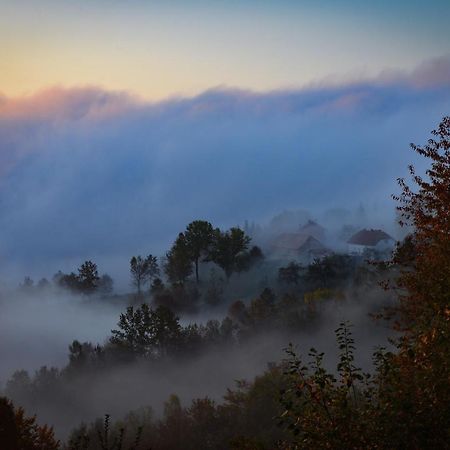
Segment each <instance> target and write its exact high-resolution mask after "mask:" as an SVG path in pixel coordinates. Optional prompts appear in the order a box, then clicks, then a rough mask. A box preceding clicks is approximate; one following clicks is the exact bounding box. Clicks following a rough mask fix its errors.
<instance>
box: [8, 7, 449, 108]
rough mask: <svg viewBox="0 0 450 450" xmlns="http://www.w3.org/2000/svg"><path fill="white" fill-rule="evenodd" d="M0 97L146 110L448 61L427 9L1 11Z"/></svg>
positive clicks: (442, 27) (442, 14)
mask: <svg viewBox="0 0 450 450" xmlns="http://www.w3.org/2000/svg"><path fill="white" fill-rule="evenodd" d="M0 11H1V14H0V55H1V58H0V92H3V94H4V95H6V96H18V95H29V94H32V93H34V92H35V91H37V90H40V89H43V88H46V87H48V86H54V85H58V86H64V87H75V86H86V85H93V86H99V87H102V88H104V89H109V90H124V91H127V92H132V93H134V94H136V95H138V96H141V97H143V98H145V99H147V100H160V99H163V98H166V97H168V96H174V95H196V94H199V93H201V92H202V91H204V90H206V89H211V88H214V87H217V86H227V87H238V88H242V89H251V90H258V91H265V90H272V89H280V88H282V89H286V88H299V87H303V86H305V85H308V84H311V83H318V82H323V81H324V80H330V79H331V80H333V81H334V82H336V81H337V80H348V79H352V80H354V79H355V78H366V77H370V76H375V75H377V74H378V73H379V72H380V71H382V70H385V69H387V68H389V69H397V70H411V69H413V68H414V67H415V66H417V65H418V64H420V63H421V62H423V60H425V59H431V58H436V57H440V56H442V55H445V54H448V53H449V52H450V44H449V42H450V27H448V20H449V18H450V3H449V2H448V1H445V0H442V1H441V0H435V1H414V0H413V1H406V0H397V1H385V0H381V1H376V2H375V1H372V2H369V1H364V2H361V1H354V0H353V1H352V0H342V1H331V0H316V1H312V0H307V1H305V0H296V1H287V0H279V1H267V0H258V1H256V0H251V1H249V0H241V1H233V0H231V1H230V0H229V1H214V0H210V1H192V0H183V1H177V0H175V1H170V2H167V1H151V0H146V1H144V0H130V1H127V2H123V1H117V0H96V1H93V2H91V1H85V0H75V1H73V0H70V1H69V0H39V1H36V0H0Z"/></svg>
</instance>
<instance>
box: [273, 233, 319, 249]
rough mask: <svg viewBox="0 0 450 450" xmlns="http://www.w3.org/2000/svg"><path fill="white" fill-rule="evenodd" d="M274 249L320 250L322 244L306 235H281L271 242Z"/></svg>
mask: <svg viewBox="0 0 450 450" xmlns="http://www.w3.org/2000/svg"><path fill="white" fill-rule="evenodd" d="M272 247H273V248H274V249H279V250H280V249H283V250H299V251H304V250H307V249H310V248H322V247H323V245H322V243H321V242H320V241H319V240H317V239H316V238H315V237H314V236H310V235H309V234H306V233H282V234H280V235H279V236H278V237H277V238H276V239H275V240H274V241H273V242H272Z"/></svg>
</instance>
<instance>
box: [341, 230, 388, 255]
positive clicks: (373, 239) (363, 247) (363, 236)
mask: <svg viewBox="0 0 450 450" xmlns="http://www.w3.org/2000/svg"><path fill="white" fill-rule="evenodd" d="M347 244H348V250H349V253H351V254H356V255H361V254H363V253H364V252H366V251H376V252H380V253H385V252H391V251H392V250H393V248H394V246H395V239H394V238H393V237H391V236H389V234H387V233H385V232H384V231H383V230H373V229H371V230H366V229H364V230H361V231H358V232H357V233H355V234H354V235H353V236H352V237H351V238H350V239H349V240H348V241H347Z"/></svg>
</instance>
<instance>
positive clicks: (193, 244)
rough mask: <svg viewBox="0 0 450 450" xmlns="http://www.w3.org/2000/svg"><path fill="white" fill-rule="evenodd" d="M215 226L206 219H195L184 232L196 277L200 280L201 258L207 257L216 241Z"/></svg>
mask: <svg viewBox="0 0 450 450" xmlns="http://www.w3.org/2000/svg"><path fill="white" fill-rule="evenodd" d="M216 233H217V230H214V228H213V226H212V225H211V224H210V223H209V222H207V221H205V220H194V221H193V222H191V223H190V224H189V225H188V226H187V227H186V231H185V232H184V237H185V241H186V246H187V248H188V251H189V255H190V258H191V261H192V262H193V263H194V266H195V279H196V281H197V283H198V282H199V281H200V278H199V272H198V266H199V262H200V259H201V258H206V257H207V255H208V253H209V251H210V250H211V246H212V244H213V242H214V237H215V234H216Z"/></svg>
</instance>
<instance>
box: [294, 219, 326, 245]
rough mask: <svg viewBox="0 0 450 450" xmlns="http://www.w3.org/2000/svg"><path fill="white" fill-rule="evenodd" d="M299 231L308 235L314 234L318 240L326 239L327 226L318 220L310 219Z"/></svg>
mask: <svg viewBox="0 0 450 450" xmlns="http://www.w3.org/2000/svg"><path fill="white" fill-rule="evenodd" d="M299 232H300V233H302V234H306V235H308V236H312V237H313V238H315V239H317V240H318V241H324V240H325V228H324V227H322V226H320V225H319V224H318V223H317V222H314V220H308V222H306V223H305V225H303V226H301V227H300V230H299Z"/></svg>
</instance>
